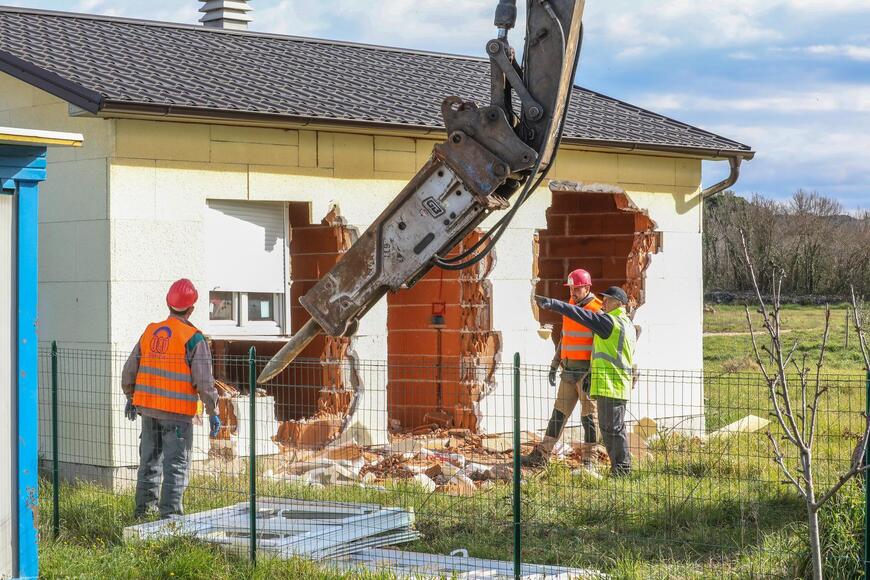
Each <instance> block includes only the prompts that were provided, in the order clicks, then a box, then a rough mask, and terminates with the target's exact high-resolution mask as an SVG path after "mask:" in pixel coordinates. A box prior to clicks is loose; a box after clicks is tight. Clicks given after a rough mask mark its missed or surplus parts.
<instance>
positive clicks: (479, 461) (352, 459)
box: [210, 381, 656, 496]
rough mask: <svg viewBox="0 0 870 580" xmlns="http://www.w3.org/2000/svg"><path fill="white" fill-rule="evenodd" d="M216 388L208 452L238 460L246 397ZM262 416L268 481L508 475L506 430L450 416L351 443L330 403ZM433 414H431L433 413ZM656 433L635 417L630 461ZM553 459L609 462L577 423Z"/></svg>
mask: <svg viewBox="0 0 870 580" xmlns="http://www.w3.org/2000/svg"><path fill="white" fill-rule="evenodd" d="M216 386H217V388H218V391H219V392H220V394H221V398H220V400H219V402H218V413H219V415H220V418H221V422H222V423H223V426H222V427H221V430H220V432H219V434H218V436H217V437H216V438H214V439H212V441H211V444H212V451H211V453H210V458H211V459H212V460H238V459H240V458H244V457H246V456H247V454H248V449H247V441H244V442H243V441H241V439H247V433H241V432H240V429H239V425H240V424H244V423H245V422H246V420H247V414H248V404H249V401H248V399H247V396H246V395H244V394H242V392H241V391H240V390H239V389H237V388H236V387H234V386H233V385H231V384H228V383H225V382H222V381H216ZM261 398H262V400H263V401H262V402H263V403H264V404H266V405H271V404H273V399H272V397H269V396H266V394H265V392H263V393H260V390H259V389H258V390H257V399H258V407H259V403H260V399H261ZM266 415H268V416H262V415H260V412H259V411H258V416H257V422H258V423H260V422H261V420H263V419H266V421H265V422H266V423H267V424H266V425H263V427H264V429H265V431H264V430H263V429H260V428H259V427H260V426H259V425H258V432H260V433H258V445H257V447H258V454H259V453H260V448H261V447H262V445H261V444H260V442H259V439H260V438H264V439H267V440H266V441H264V442H263V443H264V444H268V445H270V446H271V447H268V448H267V450H268V451H269V452H270V453H269V460H268V466H269V468H268V470H267V472H266V476H267V477H268V478H270V479H276V480H281V481H286V482H290V483H299V484H302V485H309V486H318V487H319V486H332V485H358V486H363V487H386V486H388V485H395V484H397V483H403V484H406V485H415V486H418V487H419V488H421V489H422V490H423V491H424V492H426V493H433V492H440V493H445V494H449V495H456V496H469V495H473V494H474V493H477V492H478V491H479V490H480V489H485V488H488V487H491V486H493V485H495V483H496V482H509V481H511V480H512V478H513V434H511V433H502V434H493V435H485V434H480V433H476V432H474V431H473V430H472V429H469V428H465V427H459V428H456V427H451V426H450V423H449V422H447V423H446V426H438V422H437V421H433V422H432V423H431V424H430V425H429V426H427V427H426V428H425V429H423V428H418V429H415V430H411V431H410V432H405V433H401V432H393V433H391V435H390V443H388V444H386V445H379V446H369V447H362V446H360V445H359V444H358V443H357V442H356V441H355V440H353V439H352V438H351V439H350V441H349V442H348V441H347V438H346V437H345V438H341V439H339V435H340V432H341V429H342V425H343V417H342V416H341V415H340V414H338V413H334V412H330V410H329V409H326V408H321V409H320V410H318V412H317V413H315V415H314V416H312V417H311V418H309V419H303V420H297V421H282V422H278V421H276V420H275V419H274V414H273V413H266ZM431 418H432V419H436V418H437V417H435V415H434V414H432V416H431ZM397 427H398V425H397ZM269 429H271V433H272V436H271V437H270V436H269V434H268V431H269ZM244 430H246V428H243V429H242V431H244ZM654 437H656V423H655V421H653V420H651V419H648V418H644V419H641V420H640V421H638V422H637V423H636V424H635V425H634V426H633V427H632V428H631V430H630V432H629V447H630V450H631V453H632V455H633V456H634V457H635V459H636V460H642V459H645V458H649V457H652V452H651V451H650V448H649V441H650V440H651V439H652V438H654ZM540 442H541V436H540V435H539V434H538V433H535V432H532V431H523V432H521V433H520V447H521V452H522V453H523V454H528V453H530V452H531V451H532V449H534V447H535V445H536V444H538V443H540ZM242 443H244V445H243V444H242ZM552 457H553V458H554V459H557V460H559V461H561V462H562V463H564V464H565V465H566V467H568V468H569V469H571V470H572V471H574V472H577V470H578V469H579V468H581V467H582V466H583V465H585V464H587V463H592V464H599V465H602V466H606V465H607V464H608V463H609V459H608V457H607V452H606V451H605V449H604V447H603V446H602V445H600V444H587V443H584V442H583V440H582V428H581V427H569V428H567V429H565V432H564V434H563V437H562V440H561V441H560V442H559V443H557V445H556V446H555V448H554V450H553V453H552ZM264 459H265V458H264ZM523 470H524V472H528V473H531V472H534V471H536V470H535V469H534V468H524V469H523Z"/></svg>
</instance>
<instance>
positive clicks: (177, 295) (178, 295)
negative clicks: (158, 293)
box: [166, 278, 199, 312]
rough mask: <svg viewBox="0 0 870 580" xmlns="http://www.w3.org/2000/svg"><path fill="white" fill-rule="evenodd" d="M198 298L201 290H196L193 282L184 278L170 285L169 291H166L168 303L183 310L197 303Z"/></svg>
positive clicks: (171, 306)
mask: <svg viewBox="0 0 870 580" xmlns="http://www.w3.org/2000/svg"><path fill="white" fill-rule="evenodd" d="M198 298H199V292H197V291H196V286H194V285H193V282H191V281H190V280H188V279H187V278H182V279H181V280H177V281H176V282H174V283H173V284H172V286H170V287H169V292H167V293H166V305H167V306H169V307H170V308H171V309H173V310H177V311H179V312H183V311H184V310H187V309H188V308H190V307H191V306H193V305H194V304H196V301H197V299H198Z"/></svg>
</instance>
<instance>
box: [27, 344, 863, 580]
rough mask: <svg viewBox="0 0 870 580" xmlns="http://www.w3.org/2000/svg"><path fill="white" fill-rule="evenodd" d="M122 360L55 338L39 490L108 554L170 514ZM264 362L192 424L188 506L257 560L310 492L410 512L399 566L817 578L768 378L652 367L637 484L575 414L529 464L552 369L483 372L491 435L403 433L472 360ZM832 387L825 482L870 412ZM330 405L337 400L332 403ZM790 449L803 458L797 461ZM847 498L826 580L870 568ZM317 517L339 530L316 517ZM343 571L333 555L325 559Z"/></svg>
mask: <svg viewBox="0 0 870 580" xmlns="http://www.w3.org/2000/svg"><path fill="white" fill-rule="evenodd" d="M126 358H127V354H126V353H116V352H110V351H94V350H75V349H64V348H61V349H58V348H57V347H56V346H54V345H52V346H51V348H45V349H43V351H41V363H42V367H41V369H42V370H41V393H40V395H41V398H40V404H41V407H42V417H41V419H40V439H41V454H42V458H43V467H44V468H45V473H46V475H47V477H46V479H45V480H44V481H43V485H44V489H43V497H48V498H51V503H50V505H51V508H52V515H51V518H50V520H49V518H43V520H42V521H43V525H45V526H48V525H49V524H48V522H49V521H50V528H46V529H45V532H47V531H48V529H50V530H51V534H50V535H49V534H47V533H44V534H43V538H44V540H43V541H44V542H46V541H48V537H49V536H50V537H51V540H50V541H51V542H56V543H63V542H68V543H72V544H75V543H76V542H80V541H82V540H83V537H84V536H87V540H88V541H92V540H94V539H95V538H93V537H92V536H94V535H100V534H103V535H105V536H106V537H103V538H100V540H101V541H102V542H105V543H108V544H110V545H120V544H122V543H124V542H125V541H132V540H129V539H127V540H125V539H124V536H125V532H124V531H123V530H124V529H128V528H130V527H131V526H136V525H141V524H143V523H146V524H147V523H148V522H151V521H159V520H158V519H157V516H156V515H154V516H149V517H146V518H145V519H141V520H135V519H134V518H133V513H132V512H133V503H134V500H133V496H134V489H135V487H136V484H137V465H138V463H139V453H138V445H139V439H138V436H139V430H140V429H141V426H140V424H141V422H142V420H141V419H138V420H137V421H135V422H134V421H128V420H127V419H125V417H124V413H123V410H124V402H125V397H124V395H123V393H122V392H121V389H120V377H121V369H122V367H123V365H124V362H125V360H126ZM266 362H267V357H259V358H258V357H257V355H256V352H255V350H254V349H253V348H251V350H250V352H249V353H248V355H247V356H226V357H216V358H215V368H216V369H220V372H219V375H220V376H219V377H218V378H220V379H222V382H223V383H225V384H228V385H229V388H228V390H226V391H224V392H223V398H224V399H225V400H224V401H223V402H222V403H221V405H220V406H219V409H220V410H221V415H222V419H223V420H224V427H223V429H222V431H221V433H220V435H219V436H218V437H219V438H218V439H209V438H208V436H207V434H206V431H207V429H208V427H207V424H208V422H207V420H205V421H204V425H202V426H199V425H194V427H193V429H194V439H195V442H196V443H195V445H194V448H193V450H192V451H191V453H192V462H191V468H190V473H191V475H190V481H189V485H188V486H187V488H186V493H185V512H186V513H187V514H194V513H205V512H210V511H212V510H219V509H224V510H225V512H220V513H225V516H221V517H225V518H226V522H227V526H228V527H230V528H232V529H233V530H234V531H233V532H232V533H227V534H224V535H223V536H221V540H220V541H219V542H218V543H219V544H221V545H222V546H223V547H224V548H227V549H229V550H230V551H231V552H233V553H237V554H238V556H236V557H238V558H247V559H249V560H250V561H251V562H254V563H256V561H257V558H258V556H259V557H260V559H261V560H262V558H263V557H264V556H274V555H275V554H277V553H279V552H280V550H277V548H275V546H277V545H278V544H279V543H280V541H282V539H281V538H278V537H277V536H276V533H275V531H274V528H270V527H269V526H271V525H273V524H272V523H271V522H272V520H270V519H269V518H271V517H272V516H274V515H275V513H277V512H275V511H274V509H273V508H274V506H275V505H277V504H274V503H270V502H274V501H277V500H281V501H285V500H287V501H289V500H293V501H296V500H299V501H300V502H302V501H304V502H312V504H311V505H316V506H321V507H318V508H317V509H322V505H324V504H322V503H317V502H342V505H345V506H346V505H360V506H384V507H385V508H390V509H395V510H405V511H407V512H408V513H411V512H412V513H413V523H412V524H410V525H409V528H410V529H411V530H412V532H411V533H413V534H415V535H416V536H417V537H416V539H414V538H411V540H412V541H410V542H405V541H402V542H400V543H398V544H397V546H396V548H397V549H398V550H399V552H396V554H399V555H401V554H409V553H411V552H413V553H428V554H435V555H436V556H437V557H436V558H435V561H440V562H441V563H442V564H443V569H444V570H446V569H447V568H448V566H449V565H452V564H451V563H452V562H454V559H453V558H448V554H449V553H451V552H453V551H454V550H457V549H465V550H467V551H468V553H469V556H471V557H478V558H489V559H496V560H500V561H504V562H506V563H507V564H508V565H509V566H510V568H512V569H514V570H515V572H516V574H517V575H518V576H517V577H519V573H520V570H521V569H520V567H521V565H529V564H537V565H549V566H561V567H568V568H570V569H572V570H582V571H583V574H585V575H588V576H590V577H593V576H595V574H596V573H598V572H603V573H606V574H612V575H615V576H623V577H691V576H696V577H710V576H714V575H715V576H722V577H800V576H803V575H805V574H806V570H807V568H806V562H807V557H808V556H807V554H808V552H807V547H806V544H807V542H806V519H805V509H804V508H803V506H802V504H801V502H800V499H799V498H798V496H797V494H796V493H795V492H794V489H792V488H791V487H790V486H788V485H786V484H784V483H783V477H782V475H781V473H780V472H779V469H778V467H777V465H776V464H775V463H774V461H773V459H772V454H771V449H770V445H769V442H768V439H767V433H768V432H771V433H772V434H773V435H774V436H775V437H776V436H777V433H778V432H779V430H778V426H777V425H776V423H775V421H774V422H771V423H769V424H767V425H764V426H759V425H760V423H764V422H765V421H770V420H772V419H773V418H772V417H771V415H770V402H769V400H768V386H767V384H766V383H764V381H763V379H762V378H761V377H760V376H758V375H756V374H753V373H724V374H718V375H705V374H704V373H700V372H686V371H667V370H652V369H642V370H640V371H638V373H637V374H638V375H639V376H640V377H641V379H640V380H639V381H638V384H637V385H636V386H635V393H634V395H635V396H634V399H637V400H643V403H637V402H632V403H630V405H629V416H628V419H627V423H628V428H629V430H630V432H631V435H630V443H631V449H632V455H633V466H632V473H631V475H629V476H627V477H613V476H611V475H610V472H609V469H608V459H607V455H606V453H603V450H602V449H601V448H595V447H590V446H589V445H584V441H583V435H582V431H583V430H582V429H581V428H580V425H579V417H578V416H577V415H579V407H578V411H577V412H576V413H575V415H574V416H572V417H571V418H569V422H568V426H567V428H566V430H565V432H564V433H563V435H562V441H561V444H560V445H558V446H557V448H556V450H555V453H554V455H553V457H552V458H551V461H550V462H549V464H548V465H546V466H545V467H540V468H527V467H522V466H521V465H520V455H521V454H524V453H528V452H529V451H530V450H531V449H532V448H533V447H534V445H535V444H536V443H537V442H538V441H539V440H540V438H541V437H542V435H543V430H544V428H545V427H546V424H547V418H548V417H549V415H550V409H551V408H552V405H553V400H554V398H555V389H554V388H552V387H551V386H550V385H549V384H548V379H547V374H548V370H549V369H548V368H547V367H537V366H534V365H523V364H521V361H520V357H519V355H515V357H514V358H513V361H512V364H506V365H497V366H496V368H495V371H494V372H493V373H492V375H490V376H488V377H487V376H484V377H477V378H475V379H474V380H480V381H484V382H486V385H483V386H485V388H481V391H482V392H485V396H481V399H480V400H479V401H473V404H472V408H473V409H474V416H475V417H477V423H476V424H475V425H470V426H463V427H456V426H454V425H451V424H450V419H449V418H448V419H447V420H446V421H445V420H444V416H445V415H449V414H450V413H446V412H445V413H441V414H437V413H436V414H432V415H431V416H433V417H435V416H437V418H438V420H439V421H441V422H440V423H439V422H433V423H431V424H430V425H429V426H426V427H425V428H420V427H419V426H418V427H414V428H410V427H409V426H403V425H398V424H396V422H395V421H393V422H392V423H391V421H390V418H391V416H399V415H401V416H403V417H408V416H424V417H426V416H427V415H426V414H425V413H424V412H423V411H424V410H423V409H409V408H408V407H410V406H413V405H420V404H421V403H419V401H418V402H413V401H409V400H402V401H398V402H397V401H394V400H390V397H389V396H388V395H387V393H388V392H391V393H395V392H401V391H402V388H403V385H407V388H408V389H412V388H420V385H421V384H427V381H435V380H438V381H443V385H440V384H439V385H440V386H441V387H443V388H441V389H439V391H440V392H442V395H443V396H444V397H447V396H448V395H449V394H450V392H451V390H450V389H451V385H452V384H453V383H455V382H456V381H461V380H468V379H467V377H468V376H470V375H469V368H467V366H463V365H461V364H458V365H455V366H454V367H447V366H445V365H433V364H427V363H425V362H421V363H420V364H419V365H416V366H414V367H410V366H407V365H404V366H401V367H397V366H395V365H388V364H386V363H384V362H380V361H361V360H341V361H336V360H301V361H297V362H296V363H294V365H293V366H292V367H291V369H290V370H289V371H288V372H287V373H285V374H284V375H281V376H279V378H278V379H276V381H275V382H273V383H270V384H269V385H266V386H265V390H258V387H257V385H256V384H255V377H256V376H257V374H258V372H259V370H261V369H262V368H263V366H264V365H265V363H266ZM462 377H466V379H462ZM351 379H352V380H351ZM330 381H333V382H330ZM823 382H824V384H825V386H826V387H827V388H828V393H827V394H826V396H825V397H824V398H823V399H822V401H821V403H820V405H821V407H820V410H819V424H818V435H817V442H816V445H815V450H814V457H815V477H816V481H817V486H818V487H820V488H822V489H824V488H825V487H826V486H828V485H831V484H833V483H834V482H835V481H836V480H837V478H838V477H839V474H840V473H843V472H845V471H847V470H848V468H849V465H850V461H851V457H852V454H853V452H854V450H855V449H856V448H857V446H858V443H859V438H860V436H861V434H862V433H863V432H864V427H865V416H864V414H863V412H864V411H865V410H870V406H868V405H870V402H868V396H867V393H868V390H870V377H868V376H866V375H864V374H830V375H826V376H824V377H823ZM337 385H338V386H337ZM388 386H389V389H388ZM483 386H482V387H483ZM397 387H398V388H397ZM639 389H644V397H642V398H641V397H637V395H638V390H639ZM325 400H328V401H331V403H330V404H333V403H335V402H336V401H337V402H338V403H335V404H334V405H333V406H332V407H328V408H327V407H326V406H325V404H324V402H323V401H325ZM403 407H404V408H403ZM342 413H344V414H342ZM403 413H404V414H403ZM649 419H651V420H652V422H650V421H648V420H649ZM464 420H465V419H461V420H459V421H460V422H461V421H464ZM653 431H654V432H653ZM243 442H244V443H246V444H247V445H246V446H244V447H243V445H242V444H243ZM784 453H785V455H786V457H785V460H786V461H794V460H795V458H796V453H795V452H794V451H793V450H789V449H787V448H785V449H784ZM590 458H593V459H594V462H593V465H592V466H591V467H590V466H589V465H588V463H589V462H588V461H587V460H588V459H590ZM421 475H423V476H425V477H421ZM841 497H842V499H841V500H838V501H836V502H834V504H833V505H832V506H830V507H826V508H824V511H823V517H822V536H823V544H824V546H825V553H826V558H827V570H828V574H829V576H830V577H858V576H861V575H862V574H863V573H864V571H865V570H866V569H867V566H868V558H870V555H868V554H870V553H868V548H867V545H868V541H867V534H866V532H865V519H866V506H867V502H868V498H870V488H867V487H865V485H864V482H863V481H860V480H855V481H854V482H852V483H850V484H847V485H846V486H844V488H843V489H842V491H841ZM282 505H283V504H282ZM294 505H296V504H294ZM299 505H302V504H299ZM856 505H859V506H860V509H858V510H857V511H856V509H855V507H854V506H856ZM107 506H108V507H107ZM233 506H245V507H244V509H243V510H242V508H239V509H240V510H242V511H238V513H239V514H242V513H243V514H244V521H245V522H246V524H239V520H238V519H233V518H235V517H236V516H234V515H233V514H235V513H236V512H232V511H231V510H230V508H233V509H235V508H234V507H233ZM269 506H272V507H269ZM44 507H45V508H47V507H48V504H47V503H45V504H44ZM270 509H272V511H269V510H270ZM275 509H277V508H275ZM294 509H295V508H294ZM312 509H313V508H312ZM343 509H344V508H343ZM347 509H351V508H347ZM366 509H369V510H371V509H372V508H366ZM226 510H229V511H226ZM91 513H105V514H110V515H111V517H110V518H108V519H111V525H108V524H107V525H106V526H105V527H104V526H102V525H100V526H97V525H95V524H94V523H93V522H88V521H87V520H88V517H89V514H91ZM215 513H218V512H215ZM342 513H344V512H342ZM396 513H398V512H396ZM403 513H404V512H403ZM297 515H298V514H297ZM299 517H302V516H299ZM305 517H311V518H313V519H315V520H317V522H316V525H318V526H321V527H324V526H325V527H328V526H329V525H330V524H329V522H328V521H326V520H324V517H323V514H322V513H321V512H318V515H317V516H316V517H315V516H311V515H310V514H309V515H308V516H305ZM336 518H337V516H336ZM327 520H328V518H327ZM240 525H242V526H246V527H245V528H244V530H243V531H242V530H240V529H237V528H238V527H239V526H240ZM313 525H314V524H312V526H313ZM372 525H373V526H374V524H372ZM233 526H235V527H233ZM312 529H313V528H312ZM306 530H309V528H306ZM379 530H380V528H378V529H377V530H375V529H374V528H373V529H372V530H370V532H371V535H377V534H379V533H381V532H380V531H379ZM289 533H290V532H288V534H289ZM294 533H300V534H301V533H302V532H299V531H298V530H297V532H294ZM305 533H309V531H305ZM128 535H129V534H128ZM279 535H280V534H279ZM215 537H216V536H215ZM348 538H350V536H348ZM200 540H202V541H205V542H208V541H209V540H208V539H207V538H206V539H203V536H202V535H200ZM354 541H357V540H354ZM359 541H363V540H359ZM221 542H222V543H221ZM862 543H863V546H862ZM862 549H863V553H862ZM317 553H318V554H320V553H321V552H317ZM285 555H286V554H285ZM438 558H441V559H442V560H438ZM333 559H334V558H332V559H331V558H329V557H323V558H322V562H323V565H325V566H329V565H330V563H331V561H332V560H333ZM393 572H396V573H401V572H402V569H401V568H400V567H398V568H394V569H393ZM444 573H445V574H446V572H444ZM436 575H437V574H436Z"/></svg>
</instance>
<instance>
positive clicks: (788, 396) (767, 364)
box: [741, 232, 870, 580]
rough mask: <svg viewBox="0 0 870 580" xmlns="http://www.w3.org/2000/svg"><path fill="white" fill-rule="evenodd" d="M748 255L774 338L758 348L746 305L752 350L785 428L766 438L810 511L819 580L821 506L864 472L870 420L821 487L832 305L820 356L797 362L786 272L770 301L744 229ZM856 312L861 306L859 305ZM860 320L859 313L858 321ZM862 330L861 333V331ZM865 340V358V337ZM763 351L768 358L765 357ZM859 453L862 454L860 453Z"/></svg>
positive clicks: (776, 279)
mask: <svg viewBox="0 0 870 580" xmlns="http://www.w3.org/2000/svg"><path fill="white" fill-rule="evenodd" d="M741 240H742V245H743V254H744V259H745V260H746V266H747V269H748V270H749V276H750V279H751V281H752V286H753V288H754V290H755V295H756V298H757V299H758V304H759V313H760V314H761V317H762V326H763V327H764V330H765V331H766V333H767V335H768V336H769V338H770V344H769V345H767V344H763V345H761V346H759V344H758V340H757V339H756V337H755V333H754V329H753V325H752V317H751V315H750V312H749V307H746V322H747V324H748V325H749V332H750V336H751V337H752V348H753V353H754V356H755V363H756V365H757V366H758V368H759V370H760V371H761V373H762V375H763V376H764V379H765V381H766V383H767V387H768V397H769V398H770V402H771V405H772V407H773V413H772V415H773V416H774V417H776V422H777V424H778V425H779V428H780V429H781V431H782V434H781V435H780V436H774V434H773V433H772V432H770V431H768V433H767V437H768V439H769V440H770V444H771V447H772V450H773V459H774V461H776V463H777V465H779V468H780V470H781V471H782V473H783V475H784V476H785V480H784V482H783V483H785V484H791V485H793V486H794V487H795V489H796V490H797V492H798V494H799V495H800V497H801V498H803V500H804V502H805V504H806V510H807V523H808V524H809V533H810V555H811V557H812V569H813V578H814V579H816V580H820V579H821V578H822V577H823V576H822V552H821V542H820V539H819V510H820V509H821V507H822V506H823V505H824V504H825V503H826V502H827V501H828V500H829V499H831V498H832V497H833V496H834V495H835V494H836V493H837V492H838V491H839V490H840V488H841V487H843V485H844V484H845V483H846V482H847V481H849V480H850V479H852V478H853V477H855V476H856V475H857V474H859V473H861V472H862V471H863V470H864V469H865V467H864V465H863V461H862V459H863V457H864V454H865V453H866V449H867V440H868V439H867V435H868V432H870V421H866V417H865V422H866V427H865V429H864V436H863V438H862V439H861V444H860V445H859V450H858V452H857V453H855V454H854V455H853V457H852V461H851V464H850V467H849V469H848V470H847V471H846V472H845V473H843V474H842V475H841V476H840V478H839V479H838V480H837V482H836V483H834V485H832V486H831V487H830V488H828V490H827V491H825V492H824V493H821V492H820V491H819V490H817V489H816V480H815V474H814V472H813V443H814V442H815V436H816V425H817V418H818V411H819V403H820V401H821V400H822V397H823V396H824V394H825V392H826V391H827V390H828V389H827V387H825V386H824V385H823V381H822V367H823V366H824V362H825V349H826V348H827V344H828V331H829V329H830V318H831V311H830V308H829V307H828V306H827V305H826V306H825V329H824V334H823V336H822V344H821V347H820V348H819V356H818V358H817V359H816V360H815V364H814V365H813V366H814V367H815V368H814V369H813V368H811V366H810V364H808V360H807V356H806V355H804V356H803V357H801V360H800V361H798V360H797V358H796V357H795V354H796V352H797V350H798V342H797V341H796V340H795V341H793V342H792V344H791V345H785V344H784V343H783V338H782V319H781V317H780V313H781V302H780V297H781V293H782V283H783V279H784V277H785V271H784V270H783V269H782V268H775V269H774V272H773V275H772V277H771V286H772V288H771V296H772V298H771V300H770V302H769V303H768V302H765V299H764V297H763V295H762V292H761V289H760V288H759V284H758V279H757V277H756V275H755V268H754V267H753V264H752V260H751V259H750V257H749V249H748V248H747V244H746V240H745V236H744V235H743V233H742V232H741ZM856 311H857V309H856ZM857 319H860V315H857V317H856V320H857ZM861 332H862V331H860V330H859V335H861ZM859 341H861V342H862V348H863V349H864V353H865V359H866V356H867V354H866V341H865V340H863V339H862V338H859ZM762 353H764V355H765V356H762ZM784 443H785V444H789V445H791V446H792V448H794V449H795V450H796V451H797V455H798V457H797V460H796V461H795V460H790V459H787V457H786V453H784V451H783V449H784V448H783V447H782V444H784ZM856 456H857V457H856Z"/></svg>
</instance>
